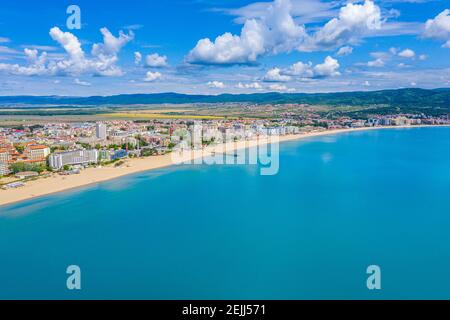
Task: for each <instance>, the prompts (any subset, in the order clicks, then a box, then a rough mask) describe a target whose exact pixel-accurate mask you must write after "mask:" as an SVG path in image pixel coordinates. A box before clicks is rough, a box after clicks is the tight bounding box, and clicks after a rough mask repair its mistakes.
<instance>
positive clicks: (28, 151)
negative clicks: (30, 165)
mask: <svg viewBox="0 0 450 320" xmlns="http://www.w3.org/2000/svg"><path fill="white" fill-rule="evenodd" d="M24 154H25V156H26V157H27V158H28V159H30V160H32V161H45V159H47V157H48V156H49V155H50V148H49V147H47V146H44V145H37V144H36V145H27V146H26V148H25V150H24Z"/></svg>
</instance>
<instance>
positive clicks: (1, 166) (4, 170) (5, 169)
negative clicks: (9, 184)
mask: <svg viewBox="0 0 450 320" xmlns="http://www.w3.org/2000/svg"><path fill="white" fill-rule="evenodd" d="M10 173H11V170H9V163H7V162H1V161H0V176H7V175H8V174H10Z"/></svg>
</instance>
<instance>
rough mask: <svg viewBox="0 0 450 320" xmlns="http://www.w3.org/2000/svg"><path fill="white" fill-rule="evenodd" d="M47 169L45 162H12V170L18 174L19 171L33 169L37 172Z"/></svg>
mask: <svg viewBox="0 0 450 320" xmlns="http://www.w3.org/2000/svg"><path fill="white" fill-rule="evenodd" d="M46 169H47V167H46V166H45V165H43V164H31V163H26V162H16V163H13V164H11V171H12V172H13V173H14V174H16V173H18V172H24V171H33V172H37V173H39V174H40V173H42V172H44V171H45V170H46Z"/></svg>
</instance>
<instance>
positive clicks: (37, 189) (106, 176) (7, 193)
mask: <svg viewBox="0 0 450 320" xmlns="http://www.w3.org/2000/svg"><path fill="white" fill-rule="evenodd" d="M414 127H419V126H414ZM427 127H428V126H427ZM396 128H411V127H368V128H356V129H339V130H327V131H321V132H312V133H307V134H299V135H287V136H281V137H279V141H280V142H285V141H292V140H299V139H306V138H311V137H317V136H325V135H334V134H339V133H346V132H355V131H366V130H381V129H396ZM267 142H268V140H267V138H263V139H260V140H247V141H239V142H236V143H226V144H221V145H214V146H209V147H206V148H204V149H203V150H199V151H196V152H195V153H188V154H187V155H184V156H183V160H184V161H189V160H194V159H197V158H201V157H209V156H211V154H212V152H216V153H229V152H230V151H233V150H238V149H243V148H251V147H255V146H257V145H261V144H267ZM172 165H175V164H174V161H173V154H166V155H161V156H153V157H148V158H139V159H127V160H125V163H124V164H123V165H122V166H120V167H114V166H105V167H97V168H88V169H85V170H83V171H82V172H81V173H80V174H76V175H70V176H61V175H59V174H56V173H55V174H52V175H51V176H50V177H48V178H41V179H37V180H34V181H28V182H25V186H23V187H21V188H18V189H8V190H0V206H3V205H7V204H12V203H16V202H20V201H24V200H29V199H32V198H36V197H41V196H45V195H49V194H53V193H58V192H63V191H67V190H70V189H74V188H80V187H83V186H87V185H91V184H96V183H99V182H103V181H108V180H111V179H116V178H119V177H123V176H126V175H129V174H134V173H138V172H142V171H148V170H153V169H159V168H163V167H168V166H172Z"/></svg>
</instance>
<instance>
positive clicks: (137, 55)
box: [134, 51, 142, 64]
mask: <svg viewBox="0 0 450 320" xmlns="http://www.w3.org/2000/svg"><path fill="white" fill-rule="evenodd" d="M141 61H142V54H141V53H140V52H138V51H136V52H135V53H134V63H135V64H140V63H141Z"/></svg>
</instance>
